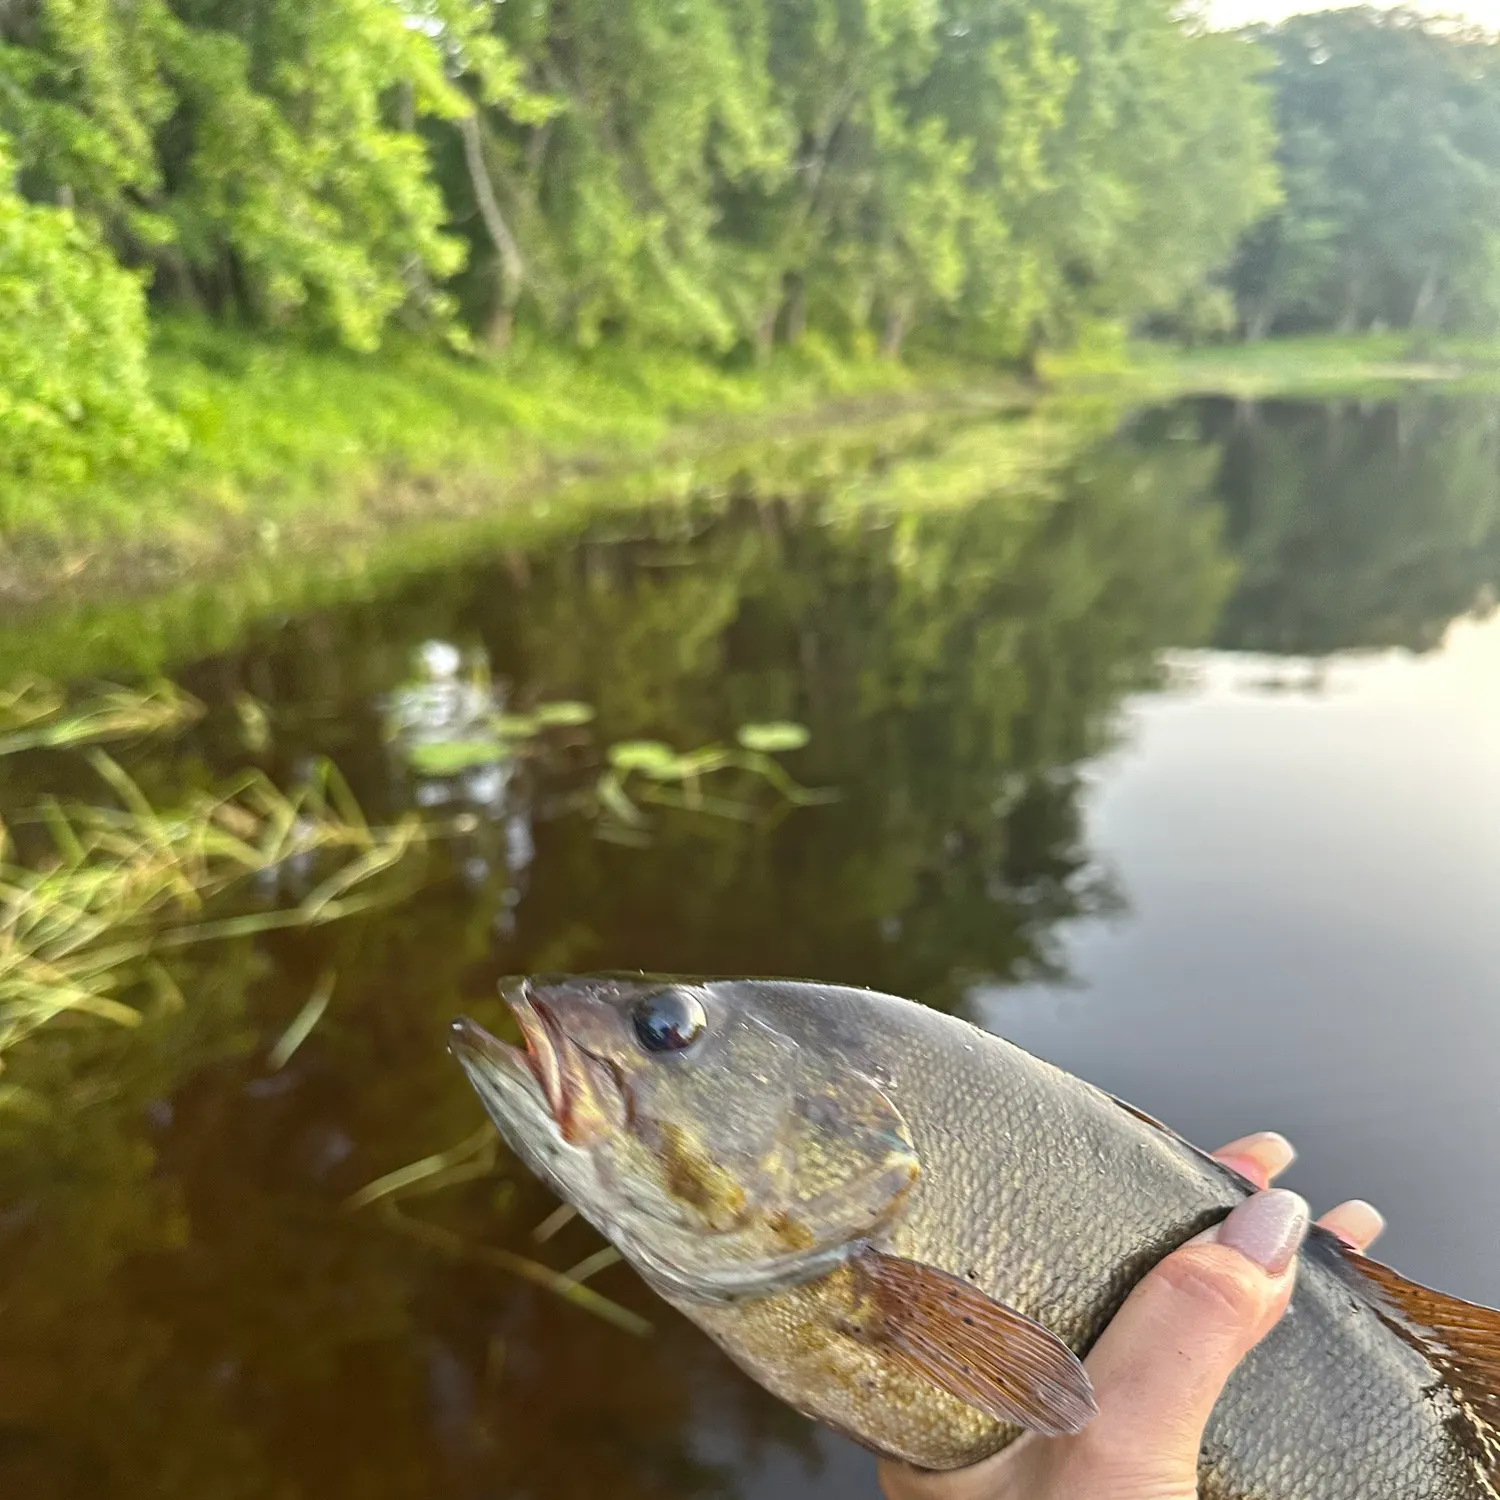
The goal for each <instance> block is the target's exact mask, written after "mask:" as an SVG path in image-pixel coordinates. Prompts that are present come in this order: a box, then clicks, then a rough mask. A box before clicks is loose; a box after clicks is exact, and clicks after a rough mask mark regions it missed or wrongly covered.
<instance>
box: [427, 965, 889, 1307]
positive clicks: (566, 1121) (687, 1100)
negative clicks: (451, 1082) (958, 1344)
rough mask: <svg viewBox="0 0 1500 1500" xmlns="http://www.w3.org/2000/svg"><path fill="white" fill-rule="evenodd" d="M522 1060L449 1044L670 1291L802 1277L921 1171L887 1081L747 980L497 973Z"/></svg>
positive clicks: (768, 989)
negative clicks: (505, 977) (512, 977)
mask: <svg viewBox="0 0 1500 1500" xmlns="http://www.w3.org/2000/svg"><path fill="white" fill-rule="evenodd" d="M502 994H503V995H504V997H505V999H506V1000H507V1002H508V1003H509V1005H510V1008H511V1010H512V1012H513V1014H514V1015H515V1018H516V1022H517V1024H518V1026H519V1028H520V1031H521V1036H522V1039H523V1042H524V1049H520V1048H515V1047H510V1046H507V1045H506V1044H505V1043H503V1042H501V1041H499V1040H497V1039H496V1038H494V1037H492V1036H490V1035H489V1034H488V1033H487V1032H485V1031H484V1030H483V1029H482V1028H480V1027H478V1026H477V1025H475V1024H474V1023H473V1022H472V1021H467V1020H462V1021H458V1022H456V1023H455V1025H454V1032H453V1041H452V1049H453V1051H454V1053H455V1054H456V1055H457V1057H458V1059H459V1061H460V1062H461V1063H462V1065H463V1067H464V1069H465V1071H466V1072H467V1073H468V1076H469V1078H470V1081H471V1082H472V1083H473V1084H474V1086H475V1088H476V1089H477V1091H478V1093H479V1095H480V1098H481V1099H482V1100H483V1102H484V1104H485V1107H486V1109H487V1110H488V1112H489V1114H490V1116H491V1118H492V1119H493V1120H494V1122H495V1124H496V1126H497V1127H498V1128H499V1130H500V1131H501V1133H502V1134H503V1135H504V1136H505V1137H506V1139H507V1141H508V1142H509V1143H510V1144H511V1146H512V1147H513V1148H514V1149H515V1150H516V1152H517V1153H518V1154H519V1155H520V1156H521V1157H522V1159H523V1160H524V1161H526V1163H527V1164H528V1165H529V1166H530V1167H531V1168H532V1170H533V1171H535V1172H537V1173H538V1175H540V1176H541V1177H542V1178H543V1179H544V1180H546V1181H547V1182H548V1183H549V1184H550V1185H551V1186H552V1187H553V1188H554V1189H555V1190H556V1191H557V1192H559V1193H560V1194H561V1195H562V1196H563V1197H564V1198H566V1199H567V1200H568V1201H569V1202H571V1203H572V1204H573V1206H574V1207H575V1208H577V1209H578V1210H579V1211H580V1212H581V1213H582V1214H583V1216H584V1217H585V1218H587V1219H589V1220H590V1221H591V1222H592V1223H594V1224H595V1225H596V1227H598V1228H599V1229H600V1230H602V1231H603V1233H605V1234H606V1235H607V1236H608V1237H609V1238H610V1239H611V1240H612V1241H613V1242H614V1243H615V1244H616V1246H617V1247H618V1248H619V1249H620V1250H621V1251H622V1253H623V1254H624V1255H625V1256H626V1257H627V1259H629V1260H631V1261H632V1262H633V1263H634V1264H635V1265H636V1266H637V1268H638V1269H640V1270H641V1271H642V1272H643V1273H645V1274H646V1275H647V1277H648V1279H649V1280H651V1281H653V1283H654V1284H656V1285H657V1286H658V1288H659V1289H660V1290H664V1291H666V1292H668V1294H669V1295H677V1296H679V1297H683V1298H687V1299H690V1300H692V1299H696V1300H704V1301H725V1300H733V1299H734V1298H736V1297H738V1296H743V1295H753V1294H757V1293H760V1292H763V1291H766V1290H769V1289H775V1288H778V1287H782V1286H787V1285H794V1284H796V1283H797V1282H798V1281H804V1280H807V1279H810V1278H812V1277H814V1276H816V1275H819V1274H822V1272H823V1271H825V1270H827V1269H829V1268H831V1267H832V1266H833V1265H836V1264H837V1263H838V1262H839V1260H840V1259H841V1258H844V1257H846V1256H848V1255H850V1254H852V1253H854V1252H855V1251H856V1250H857V1249H858V1247H859V1246H860V1245H862V1244H863V1243H866V1242H867V1241H868V1240H869V1238H870V1237H871V1236H872V1235H874V1234H876V1233H877V1232H878V1231H879V1230H880V1229H881V1228H882V1227H883V1226H884V1225H886V1224H887V1223H889V1222H890V1220H891V1218H892V1217H893V1216H894V1214H895V1213H896V1212H897V1211H898V1210H899V1208H900V1206H901V1203H902V1202H903V1201H904V1199H905V1197H906V1194H907V1192H908V1190H909V1189H910V1188H911V1186H912V1184H913V1183H914V1182H915V1180H916V1178H917V1174H918V1169H919V1167H918V1162H917V1157H916V1151H915V1148H914V1146H913V1144H912V1140H911V1135H910V1132H909V1130H908V1129H907V1126H906V1122H905V1121H904V1120H903V1119H902V1117H901V1115H900V1112H899V1111H898V1110H897V1108H896V1106H895V1105H894V1104H893V1103H892V1102H891V1100H890V1098H889V1097H888V1096H887V1094H886V1093H885V1092H884V1091H883V1090H882V1088H881V1086H880V1084H879V1083H878V1082H877V1081H876V1080H875V1079H873V1078H871V1077H869V1076H867V1075H866V1074H865V1073H863V1072H861V1071H860V1070H859V1068H858V1067H857V1066H856V1065H853V1064H851V1063H850V1062H849V1061H848V1060H847V1059H845V1058H843V1057H841V1056H840V1055H839V1054H838V1053H837V1052H836V1051H833V1050H830V1049H829V1048H828V1047H827V1046H825V1045H823V1043H824V1041H825V1040H826V1038H825V1037H824V1035H823V1033H822V1031H821V1030H820V1026H819V1018H818V1016H817V1014H816V1012H815V1010H806V1009H803V1008H799V1007H798V1006H796V1005H791V1004H788V1003H787V1002H786V998H785V996H784V995H782V994H780V993H779V992H778V991H777V990H776V989H775V988H774V987H772V986H768V985H763V984H758V983H756V982H755V981H738V980H726V981H710V982H700V981H692V980H653V979H647V978H644V977H641V976H638V975H637V976H631V977H615V976H597V977H587V978H557V979H551V978H549V979H523V980H516V981H507V982H506V983H505V984H504V985H502Z"/></svg>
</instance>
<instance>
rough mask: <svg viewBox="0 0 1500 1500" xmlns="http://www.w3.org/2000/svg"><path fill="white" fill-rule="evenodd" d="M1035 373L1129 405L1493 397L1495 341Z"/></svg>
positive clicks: (1099, 357) (1393, 339) (1289, 343)
mask: <svg viewBox="0 0 1500 1500" xmlns="http://www.w3.org/2000/svg"><path fill="white" fill-rule="evenodd" d="M1043 373H1044V375H1045V377H1046V378H1047V379H1048V380H1049V381H1050V382H1052V383H1054V384H1060V385H1064V386H1066V387H1068V388H1069V389H1073V390H1078V391H1097V392H1103V393H1110V394H1120V395H1124V396H1126V397H1127V398H1128V399H1130V400H1132V401H1147V400H1151V401H1154V400H1166V399H1170V398H1172V397H1174V396H1186V395H1219V396H1234V397H1241V398H1244V399H1258V398H1264V397H1268V396H1287V397H1297V396H1305V397H1335V396H1363V395H1375V396H1378V395H1389V394H1393V393H1394V392H1396V391H1399V390H1400V389H1402V388H1403V387H1410V386H1413V385H1424V386H1425V385H1436V384H1441V385H1443V386H1444V387H1445V388H1452V389H1454V390H1456V391H1473V392H1492V391H1497V390H1500V342H1497V341H1495V340H1485V339H1463V338H1436V337H1419V336H1413V335H1412V334H1410V333H1378V334H1377V333H1372V334H1360V335H1358V336H1355V337H1350V338H1338V337H1332V336H1323V335H1319V336H1315V337H1308V338H1288V339H1268V340H1265V341H1263V342H1260V343H1255V344H1217V345H1204V346H1201V347H1198V348H1193V349H1183V348H1175V347H1172V346H1170V345H1166V344H1150V343H1132V344H1128V345H1121V346H1117V347H1107V348H1103V349H1094V350H1077V351H1072V352H1069V353H1064V354H1056V355H1052V356H1050V357H1049V358H1048V359H1047V360H1046V361H1045V364H1044V369H1043Z"/></svg>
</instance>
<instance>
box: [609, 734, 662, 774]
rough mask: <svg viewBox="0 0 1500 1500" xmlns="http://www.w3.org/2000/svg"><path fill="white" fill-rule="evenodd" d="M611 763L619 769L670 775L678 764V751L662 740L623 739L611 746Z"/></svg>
mask: <svg viewBox="0 0 1500 1500" xmlns="http://www.w3.org/2000/svg"><path fill="white" fill-rule="evenodd" d="M609 763H610V765H612V766H613V767H614V768H615V770H617V771H641V772H644V773H645V774H646V775H647V776H658V775H661V774H663V773H664V772H665V773H666V774H668V775H670V774H671V772H672V770H673V769H674V768H675V767H676V765H677V764H678V756H677V752H676V751H675V750H673V749H672V747H671V746H670V745H664V744H663V743H662V742H661V741H660V740H621V741H620V743H619V744H618V745H611V746H610V747H609Z"/></svg>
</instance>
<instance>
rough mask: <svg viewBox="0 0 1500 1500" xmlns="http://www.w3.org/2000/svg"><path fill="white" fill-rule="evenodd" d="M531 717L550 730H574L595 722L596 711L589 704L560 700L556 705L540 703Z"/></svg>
mask: <svg viewBox="0 0 1500 1500" xmlns="http://www.w3.org/2000/svg"><path fill="white" fill-rule="evenodd" d="M531 717H532V718H533V719H535V720H536V721H537V723H538V724H540V725H542V726H543V727H544V728H548V729H553V728H556V729H573V728H576V727H577V726H578V725H580V724H592V723H593V722H594V710H593V709H592V708H591V707H590V706H589V705H588V704H587V703H575V702H573V701H572V700H571V699H559V700H558V701H557V702H556V703H538V704H537V706H536V707H535V708H534V709H533V710H532V711H531Z"/></svg>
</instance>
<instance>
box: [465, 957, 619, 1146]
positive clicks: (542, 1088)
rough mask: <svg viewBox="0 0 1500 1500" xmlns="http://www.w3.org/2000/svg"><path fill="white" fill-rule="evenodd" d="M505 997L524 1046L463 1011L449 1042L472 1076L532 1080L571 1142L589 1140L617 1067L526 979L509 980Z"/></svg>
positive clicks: (535, 1093) (535, 1094) (614, 1086)
mask: <svg viewBox="0 0 1500 1500" xmlns="http://www.w3.org/2000/svg"><path fill="white" fill-rule="evenodd" d="M500 997H501V999H503V1000H504V1001H505V1003H506V1005H507V1006H508V1007H509V1008H510V1011H511V1014H512V1015H513V1016H514V1017H515V1018H516V1024H517V1026H519V1027H520V1031H521V1040H522V1042H523V1043H524V1050H523V1049H522V1048H518V1047H512V1046H510V1045H509V1044H507V1043H505V1042H502V1041H500V1040H499V1039H498V1038H496V1037H493V1036H491V1035H490V1034H489V1032H487V1031H486V1030H485V1029H484V1028H483V1027H482V1026H479V1025H478V1024H477V1023H476V1022H474V1021H471V1020H469V1019H468V1018H467V1017H463V1018H461V1019H459V1020H457V1021H455V1022H454V1023H453V1031H452V1037H451V1039H450V1043H449V1047H450V1050H451V1051H452V1052H453V1053H454V1055H455V1056H456V1057H457V1058H458V1060H459V1062H460V1063H462V1064H463V1066H464V1068H465V1070H466V1071H467V1072H468V1073H469V1074H470V1076H471V1077H474V1076H475V1075H476V1071H477V1072H478V1074H480V1075H485V1074H488V1075H493V1074H495V1073H497V1072H498V1073H500V1074H502V1075H503V1076H505V1077H507V1078H509V1079H512V1080H518V1081H520V1082H522V1083H523V1085H525V1086H527V1088H528V1092H529V1093H530V1096H531V1097H532V1098H533V1099H534V1100H535V1102H536V1103H537V1104H538V1105H539V1106H540V1107H542V1108H543V1109H545V1111H546V1113H547V1114H548V1116H549V1117H550V1118H551V1121H552V1123H553V1125H554V1126H555V1127H556V1128H557V1131H558V1133H559V1134H560V1135H561V1136H562V1138H563V1140H565V1141H566V1142H567V1143H568V1144H569V1145H570V1146H586V1145H588V1144H590V1143H591V1142H592V1141H593V1140H595V1139H597V1137H598V1135H599V1134H600V1132H601V1129H602V1125H601V1119H602V1116H601V1112H600V1108H599V1106H600V1105H601V1104H602V1103H603V1102H604V1094H605V1093H606V1092H616V1093H618V1082H619V1080H618V1079H617V1078H616V1077H615V1076H614V1075H613V1073H612V1070H610V1069H608V1068H607V1066H605V1065H604V1064H603V1063H602V1060H601V1059H599V1058H596V1057H594V1056H593V1055H592V1054H590V1053H589V1052H587V1051H586V1050H585V1049H583V1048H582V1047H580V1046H579V1045H578V1044H577V1043H576V1042H574V1041H573V1039H572V1038H571V1037H569V1036H568V1034H567V1032H566V1031H564V1030H563V1028H562V1026H561V1025H560V1024H559V1022H558V1020H557V1017H556V1016H555V1015H554V1014H553V1012H552V1011H551V1010H550V1009H549V1008H548V1007H547V1005H546V1004H544V1003H543V1002H542V1001H541V1000H540V999H538V998H537V996H536V994H535V992H534V990H533V989H532V986H531V983H530V981H529V980H526V979H515V980H505V981H503V982H502V983H501V985H500Z"/></svg>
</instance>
